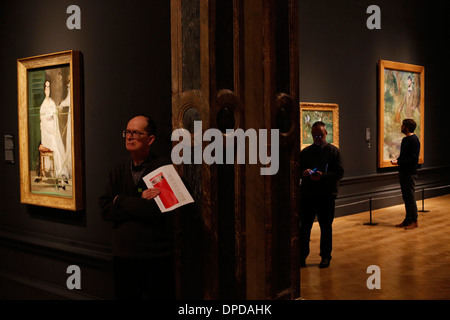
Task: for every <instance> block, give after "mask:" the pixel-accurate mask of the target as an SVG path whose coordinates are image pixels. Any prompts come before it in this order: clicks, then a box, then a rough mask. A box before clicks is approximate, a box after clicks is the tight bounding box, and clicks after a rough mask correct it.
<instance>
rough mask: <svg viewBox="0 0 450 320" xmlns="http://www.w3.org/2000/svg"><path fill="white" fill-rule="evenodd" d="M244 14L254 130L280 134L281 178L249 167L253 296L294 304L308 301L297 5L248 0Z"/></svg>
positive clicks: (248, 106)
mask: <svg viewBox="0 0 450 320" xmlns="http://www.w3.org/2000/svg"><path fill="white" fill-rule="evenodd" d="M244 12H245V40H244V44H245V50H246V51H245V79H246V81H245V111H246V126H247V127H253V128H268V129H278V130H279V132H280V141H279V142H280V150H279V156H280V158H279V159H280V167H279V171H278V173H277V174H276V175H273V176H259V175H258V172H257V171H256V172H255V170H254V169H250V168H247V175H246V190H247V195H248V196H247V203H246V209H247V210H246V216H247V252H249V253H250V252H252V253H253V255H254V256H252V257H251V258H250V256H249V255H248V256H247V274H248V278H247V280H248V281H247V285H248V287H247V292H248V294H247V296H248V297H249V298H257V299H293V298H297V297H299V296H300V268H299V252H298V250H299V247H298V241H299V239H298V228H299V218H298V208H297V192H298V181H299V175H298V155H299V105H298V101H299V83H298V18H297V15H298V11H297V1H296V0H246V1H245V6H244ZM272 143H273V141H272ZM250 277H251V278H250Z"/></svg>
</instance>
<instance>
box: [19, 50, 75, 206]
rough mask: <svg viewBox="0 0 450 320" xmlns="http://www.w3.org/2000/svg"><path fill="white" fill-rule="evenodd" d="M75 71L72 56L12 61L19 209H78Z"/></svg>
mask: <svg viewBox="0 0 450 320" xmlns="http://www.w3.org/2000/svg"><path fill="white" fill-rule="evenodd" d="M80 71H81V70H80V53H79V52H78V51H64V52H58V53H51V54H46V55H40V56H35V57H30V58H23V59H18V60H17V77H18V115H19V145H20V147H19V158H20V194H21V202H22V203H25V204H31V205H37V206H45V207H51V208H59V209H64V210H70V211H78V210H81V209H82V208H83V181H82V179H83V173H82V155H81V152H82V146H81V143H82V141H81V139H82V134H81V98H80Z"/></svg>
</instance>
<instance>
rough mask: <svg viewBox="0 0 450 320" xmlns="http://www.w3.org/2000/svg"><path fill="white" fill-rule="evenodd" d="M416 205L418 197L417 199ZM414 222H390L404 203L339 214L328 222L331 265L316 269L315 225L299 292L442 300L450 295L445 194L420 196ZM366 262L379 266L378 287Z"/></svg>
mask: <svg viewBox="0 0 450 320" xmlns="http://www.w3.org/2000/svg"><path fill="white" fill-rule="evenodd" d="M418 208H419V210H421V209H422V202H421V201H418ZM425 210H429V212H426V213H425V212H424V213H422V212H419V220H418V221H419V228H416V229H413V230H405V229H403V228H396V227H394V225H395V224H397V223H400V222H402V220H403V218H404V206H403V205H397V206H393V207H389V208H383V209H379V210H374V211H372V217H373V218H372V219H373V222H374V223H378V225H376V226H368V225H364V223H366V222H369V212H365V213H360V214H355V215H349V216H344V217H339V218H336V219H335V220H334V223H333V253H332V256H333V258H332V260H331V265H330V267H329V268H327V269H319V268H318V265H319V263H320V256H319V239H320V229H319V225H318V224H317V222H316V223H314V226H313V229H312V233H311V254H310V255H309V257H308V259H307V261H306V268H302V269H301V272H300V274H301V291H300V292H301V297H302V299H306V300H322V299H325V300H431V299H432V300H447V299H450V195H445V196H440V197H436V198H431V199H426V200H425ZM371 265H376V266H378V267H379V268H380V276H381V277H380V285H381V289H371V290H370V289H368V287H367V282H368V279H369V277H371V278H370V281H369V283H374V281H372V280H373V276H374V275H375V274H374V273H372V272H370V273H367V269H368V267H369V266H371Z"/></svg>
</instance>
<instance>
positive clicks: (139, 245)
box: [99, 116, 175, 300]
mask: <svg viewBox="0 0 450 320" xmlns="http://www.w3.org/2000/svg"><path fill="white" fill-rule="evenodd" d="M155 133H156V126H155V123H154V121H153V120H152V119H151V118H150V117H147V116H137V117H134V118H132V119H131V120H130V121H129V122H128V125H127V129H126V130H125V131H123V137H124V138H125V146H126V149H127V151H128V152H129V157H127V158H126V159H125V160H124V161H122V163H119V164H117V165H116V166H115V167H114V168H113V170H112V171H111V172H110V174H109V176H108V181H107V184H106V188H105V192H104V193H103V195H102V196H101V197H100V199H99V203H100V208H101V213H102V216H103V219H104V220H106V221H110V222H112V223H113V234H112V250H113V257H114V258H113V272H114V286H115V291H116V297H117V299H134V300H139V299H152V300H156V299H174V298H175V289H174V271H173V270H174V268H173V257H172V253H173V243H172V239H173V236H172V221H171V216H172V215H171V214H170V213H163V212H161V210H160V208H159V207H158V205H157V203H156V202H155V199H156V198H157V196H158V195H159V194H160V189H158V188H157V186H155V187H154V188H147V184H146V183H145V182H144V180H143V178H144V177H145V176H146V175H148V174H149V173H150V172H152V171H154V170H156V169H158V168H159V167H162V166H164V165H167V164H170V161H168V160H165V159H163V158H160V157H157V156H155V155H153V154H152V153H151V152H150V149H151V145H152V143H153V142H154V141H155Z"/></svg>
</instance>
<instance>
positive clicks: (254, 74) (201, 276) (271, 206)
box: [171, 0, 299, 299]
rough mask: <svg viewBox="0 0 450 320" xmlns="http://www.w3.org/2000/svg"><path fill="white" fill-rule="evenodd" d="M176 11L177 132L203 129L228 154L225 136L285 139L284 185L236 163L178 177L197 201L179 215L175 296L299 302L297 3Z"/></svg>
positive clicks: (238, 0) (174, 5)
mask: <svg viewBox="0 0 450 320" xmlns="http://www.w3.org/2000/svg"><path fill="white" fill-rule="evenodd" d="M171 10H172V12H171V24H172V91H173V97H172V112H173V114H172V125H173V130H175V129H178V128H184V129H187V130H189V131H190V133H191V139H192V141H194V135H193V133H194V132H193V131H194V124H193V123H194V121H195V120H201V121H202V129H203V132H205V131H206V130H207V129H208V128H218V129H219V130H220V131H221V132H222V139H223V140H222V141H223V146H224V150H225V148H226V129H238V128H242V129H244V130H247V129H256V130H258V129H279V130H280V141H279V143H280V171H279V173H278V174H277V175H274V176H261V174H260V167H261V165H254V164H253V165H250V164H245V165H244V164H237V163H236V162H237V161H235V162H234V164H212V165H207V164H205V162H202V163H201V164H181V165H179V166H178V167H177V170H178V171H179V172H180V174H181V175H182V177H183V179H184V180H185V181H186V183H187V184H188V186H189V188H190V189H191V192H192V194H193V196H194V199H195V200H196V206H193V207H191V208H190V209H189V210H187V209H185V210H184V211H188V212H183V210H182V212H180V214H178V215H177V222H176V226H175V228H176V235H177V239H176V242H177V276H178V277H177V287H178V295H179V297H180V298H201V299H246V298H249V299H254V298H255V299H266V298H268V299H277V298H295V297H298V296H299V270H298V269H299V268H298V267H299V265H298V255H297V251H298V248H297V242H298V239H297V231H298V230H297V229H298V217H297V208H296V192H297V191H296V188H297V185H298V174H297V164H298V163H297V156H298V151H299V149H298V147H299V141H298V140H299V136H298V126H299V119H298V54H297V35H298V32H297V29H298V25H297V18H296V17H297V8H296V2H295V1H291V0H282V1H275V0H172V1H171ZM176 143H177V142H174V144H176ZM209 143H210V142H208V141H207V142H203V143H202V145H201V146H200V147H201V149H202V150H204V148H205V147H207V146H208V144H209ZM268 148H269V150H270V145H269V146H268ZM224 153H225V152H224Z"/></svg>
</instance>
